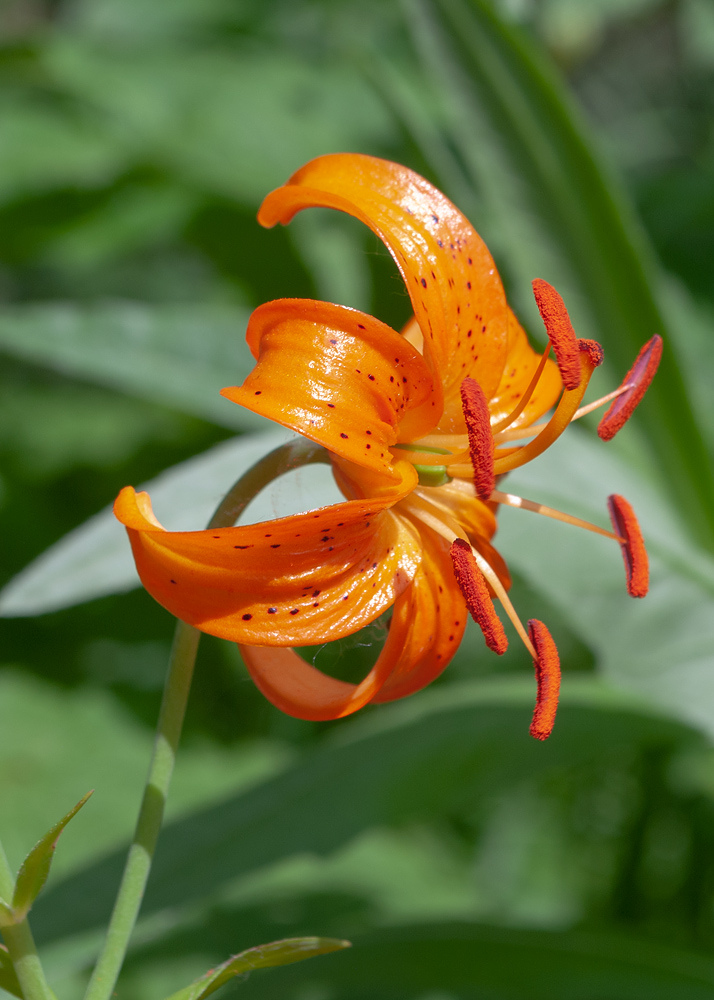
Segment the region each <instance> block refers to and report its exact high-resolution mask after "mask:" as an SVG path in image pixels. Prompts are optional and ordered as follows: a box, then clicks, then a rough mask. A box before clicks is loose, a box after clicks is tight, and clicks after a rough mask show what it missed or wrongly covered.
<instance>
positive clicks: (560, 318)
mask: <svg viewBox="0 0 714 1000" xmlns="http://www.w3.org/2000/svg"><path fill="white" fill-rule="evenodd" d="M533 294H534V295H535V300H536V304H537V306H538V311H539V312H540V315H541V319H542V320H543V323H544V324H545V328H546V330H547V332H548V337H549V339H550V342H551V344H552V345H553V350H554V352H555V357H556V360H557V362H558V368H559V369H560V374H561V377H562V379H563V385H564V386H565V388H566V389H577V388H578V386H579V385H580V377H581V373H580V356H579V354H580V352H579V349H578V338H577V337H576V336H575V330H573V324H572V323H571V322H570V316H568V310H567V309H566V308H565V303H564V302H563V300H562V299H561V297H560V295H559V294H558V293H557V292H556V290H555V289H554V288H553V286H552V285H549V284H548V282H547V281H543V279H542V278H536V279H535V281H534V282H533Z"/></svg>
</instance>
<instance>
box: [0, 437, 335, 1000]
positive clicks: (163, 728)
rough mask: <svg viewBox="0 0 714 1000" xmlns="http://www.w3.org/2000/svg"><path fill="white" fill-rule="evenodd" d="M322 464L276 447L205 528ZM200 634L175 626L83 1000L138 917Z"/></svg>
mask: <svg viewBox="0 0 714 1000" xmlns="http://www.w3.org/2000/svg"><path fill="white" fill-rule="evenodd" d="M325 461H329V459H328V458H327V452H326V451H325V450H324V448H321V447H320V446H319V445H315V444H312V443H311V442H310V441H305V440H304V439H297V440H295V441H291V442H290V443H289V444H286V445H283V446H282V447H280V448H276V449H275V451H272V452H270V454H268V455H266V456H265V457H264V458H262V459H261V460H260V461H259V462H257V463H256V464H255V465H254V466H253V467H252V468H251V469H249V470H248V471H247V472H246V473H245V475H243V476H241V478H240V479H239V480H238V481H237V482H236V484H235V485H234V486H233V487H232V488H231V490H230V491H229V492H228V493H227V494H226V496H225V497H224V498H223V500H222V501H221V503H220V504H219V505H218V507H217V509H216V511H215V513H214V515H213V517H212V518H211V520H210V521H209V523H208V527H209V528H226V527H230V526H231V525H232V524H235V522H236V520H237V519H238V518H239V517H240V515H241V513H242V512H243V511H244V510H245V508H246V507H247V505H248V504H249V503H250V501H251V500H252V499H253V498H254V497H255V496H257V494H258V493H259V492H260V491H261V490H262V489H263V488H264V487H265V486H267V485H268V484H269V483H270V482H272V481H273V480H274V479H276V478H277V477H278V476H281V475H283V473H285V472H288V471H289V470H290V469H295V468H298V467H299V466H302V465H308V464H311V463H314V462H325ZM200 636H201V633H200V632H199V631H198V630H197V629H195V628H193V627H192V626H190V625H186V624H185V622H178V623H177V625H176V633H175V636H174V643H173V647H172V650H171V659H170V662H169V670H168V674H167V677H166V683H165V686H164V695H163V700H162V702H161V711H160V713H159V721H158V724H157V729H156V739H155V742H154V752H153V755H152V758H151V765H150V767H149V776H148V778H147V782H146V786H145V788H144V796H143V799H142V802H141V808H140V810H139V818H138V820H137V824H136V832H135V834H134V839H133V841H132V844H131V847H130V848H129V856H128V857H127V860H126V865H125V867H124V874H123V876H122V881H121V885H120V886H119V892H118V894H117V899H116V903H115V904H114V910H113V912H112V916H111V920H110V922H109V928H108V930H107V936H106V940H105V942H104V946H103V948H102V951H101V952H100V955H99V958H98V960H97V964H96V966H95V968H94V972H93V973H92V977H91V979H90V981H89V985H88V987H87V992H86V994H85V1000H109V998H110V997H111V995H112V993H113V991H114V987H115V985H116V981H117V978H118V976H119V972H120V970H121V967H122V964H123V962H124V956H125V955H126V951H127V948H128V946H129V939H130V937H131V934H132V931H133V929H134V925H135V924H136V920H137V917H138V915H139V909H140V908H141V901H142V899H143V896H144V890H145V888H146V882H147V880H148V877H149V871H150V870H151V862H152V860H153V856H154V851H155V849H156V842H157V840H158V837H159V830H160V829H161V823H162V820H163V816H164V809H165V806H166V799H167V796H168V791H169V784H170V782H171V775H172V773H173V768H174V762H175V760H176V752H177V750H178V744H179V740H180V738H181V729H182V726H183V720H184V715H185V713H186V703H187V701H188V693H189V689H190V687H191V679H192V677H193V668H194V664H195V662H196V653H197V651H198V641H199V639H200ZM8 948H9V945H8ZM36 997H37V1000H40V997H39V995H38V994H34V995H33V996H32V997H31V998H30V997H28V998H27V1000H35V998H36ZM42 1000H44V997H43V998H42Z"/></svg>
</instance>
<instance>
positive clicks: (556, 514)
mask: <svg viewBox="0 0 714 1000" xmlns="http://www.w3.org/2000/svg"><path fill="white" fill-rule="evenodd" d="M489 500H493V501H495V502H496V503H502V504H505V505H506V506H508V507H520V508H521V510H532V511H533V513H535V514H543V515H544V516H545V517H552V518H553V519H554V520H555V521H564V522H565V524H574V525H575V527H576V528H585V529H586V531H594V532H595V533H596V534H598V535H604V536H605V537H606V538H612V539H614V540H615V541H616V542H619V543H620V544H621V545H624V544H625V542H626V539H624V538H620V536H619V535H615V534H613V533H612V532H611V531H607V530H606V529H605V528H600V527H598V525H597V524H592V523H591V522H590V521H583V520H582V518H579V517H573V515H572V514H565V513H564V512H563V511H562V510H556V509H555V508H554V507H546V506H545V504H542V503H535V501H533V500H526V499H525V498H524V497H519V496H516V495H515V494H514V493H501V491H500V490H494V491H493V493H492V494H491V496H490V497H489Z"/></svg>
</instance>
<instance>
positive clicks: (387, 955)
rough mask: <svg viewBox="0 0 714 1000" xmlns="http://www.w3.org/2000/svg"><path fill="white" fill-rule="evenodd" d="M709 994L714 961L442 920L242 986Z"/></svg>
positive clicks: (650, 947) (292, 998) (530, 997)
mask: <svg viewBox="0 0 714 1000" xmlns="http://www.w3.org/2000/svg"><path fill="white" fill-rule="evenodd" d="M320 995H325V996H330V997H333V998H334V1000H363V998H364V997H369V998H370V1000H411V998H413V997H427V996H433V997H437V996H448V997H453V998H455V1000H481V998H485V997H488V1000H573V998H574V997H588V998H589V997H593V998H594V997H597V1000H672V998H673V997H676V998H677V1000H712V998H713V997H714V960H712V958H711V956H710V955H708V954H704V953H697V952H693V951H687V950H684V949H679V948H674V947H670V946H668V945H666V944H665V945H663V944H661V943H659V942H658V943H653V942H651V941H647V940H643V939H641V938H640V939H638V938H636V937H633V936H630V935H627V934H625V933H623V932H619V933H609V934H607V933H592V932H591V933H586V932H581V931H565V932H561V933H557V932H548V931H539V930H521V929H513V928H509V927H486V926H480V925H478V924H469V923H463V924H442V925H432V926H416V927H393V928H384V929H382V930H380V931H379V932H377V933H373V934H371V935H370V936H369V937H365V938H364V939H362V940H356V941H355V943H354V947H353V948H352V950H351V951H350V952H348V953H347V954H345V955H343V956H342V957H340V958H339V959H325V961H324V962H320V963H319V964H317V965H315V966H314V967H311V966H306V967H305V968H296V969H286V970H285V971H281V972H278V973H275V974H274V975H272V976H270V977H267V976H266V977H265V978H261V979H260V980H255V981H250V982H248V983H246V984H245V986H243V987H241V996H244V997H245V998H246V1000H250V998H251V997H256V998H257V997H260V998H261V1000H297V998H298V997H304V996H320Z"/></svg>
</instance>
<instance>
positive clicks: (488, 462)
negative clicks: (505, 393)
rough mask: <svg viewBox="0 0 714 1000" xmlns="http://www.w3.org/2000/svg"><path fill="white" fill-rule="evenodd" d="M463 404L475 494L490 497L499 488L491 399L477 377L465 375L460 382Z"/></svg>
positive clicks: (484, 498)
mask: <svg viewBox="0 0 714 1000" xmlns="http://www.w3.org/2000/svg"><path fill="white" fill-rule="evenodd" d="M461 405H462V407H463V411H464V419H465V420H466V430H467V432H468V437H469V454H470V456H471V465H472V466H473V470H474V487H475V489H476V496H477V497H479V499H481V500H488V498H489V497H490V496H491V494H492V493H493V491H494V489H495V488H496V477H495V474H494V469H493V457H494V443H493V434H492V433H491V418H490V415H489V412H488V403H487V401H486V396H485V395H484V392H483V389H482V388H481V386H480V385H479V384H478V382H477V381H476V379H473V378H465V379H464V380H463V382H462V383H461Z"/></svg>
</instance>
